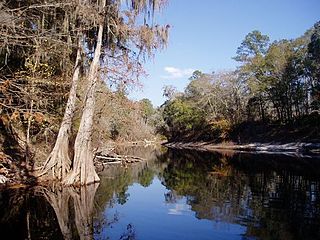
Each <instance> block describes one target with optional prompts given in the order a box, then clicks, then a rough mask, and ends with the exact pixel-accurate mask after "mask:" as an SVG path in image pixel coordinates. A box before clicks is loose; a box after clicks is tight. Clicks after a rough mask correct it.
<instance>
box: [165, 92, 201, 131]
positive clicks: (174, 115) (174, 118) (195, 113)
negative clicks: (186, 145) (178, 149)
mask: <svg viewBox="0 0 320 240" xmlns="http://www.w3.org/2000/svg"><path fill="white" fill-rule="evenodd" d="M163 116H164V120H165V121H166V123H167V124H168V126H169V128H170V131H171V132H174V133H176V134H180V133H184V132H185V131H189V130H195V129H196V128H198V127H199V126H200V124H201V123H202V120H203V115H202V113H201V111H199V109H196V108H194V107H192V105H191V104H190V103H189V102H188V101H186V100H185V99H182V98H177V99H174V100H173V101H170V102H169V103H168V104H166V105H165V107H164V111H163Z"/></svg>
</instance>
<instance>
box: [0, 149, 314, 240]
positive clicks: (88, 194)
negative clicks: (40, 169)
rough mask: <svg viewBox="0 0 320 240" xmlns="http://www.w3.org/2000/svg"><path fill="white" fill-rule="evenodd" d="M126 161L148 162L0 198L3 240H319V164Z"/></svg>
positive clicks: (228, 158)
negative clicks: (95, 180)
mask: <svg viewBox="0 0 320 240" xmlns="http://www.w3.org/2000/svg"><path fill="white" fill-rule="evenodd" d="M123 151H127V152H126V153H130V154H135V155H138V156H140V157H143V158H145V159H146V161H143V162H140V163H135V164H132V165H127V166H124V167H119V165H110V166H106V167H105V168H104V169H103V170H102V171H101V172H100V173H99V175H100V177H101V182H100V184H95V185H90V186H87V187H83V188H72V187H60V186H55V185H52V186H34V187H29V188H19V189H6V190H2V191H1V192H0V229H1V239H121V240H133V239H166V240H170V239H175V240H176V239H285V240H290V239H304V240H307V239H320V159H319V158H311V157H308V158H293V157H289V156H284V155H270V154H269V155H263V154H243V153H242V154H240V153H234V152H219V153H218V152H212V153H209V152H197V151H191V150H188V151H185V150H184V151H183V150H168V149H165V148H161V149H160V148H152V147H151V148H139V149H137V148H136V149H129V150H123ZM132 151H133V152H132Z"/></svg>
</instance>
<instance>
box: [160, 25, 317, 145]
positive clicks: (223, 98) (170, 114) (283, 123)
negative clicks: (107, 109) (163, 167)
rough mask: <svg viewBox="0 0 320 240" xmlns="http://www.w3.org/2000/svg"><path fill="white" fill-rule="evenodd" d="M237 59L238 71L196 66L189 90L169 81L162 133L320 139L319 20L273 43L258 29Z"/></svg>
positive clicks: (178, 137) (183, 137) (188, 137)
mask: <svg viewBox="0 0 320 240" xmlns="http://www.w3.org/2000/svg"><path fill="white" fill-rule="evenodd" d="M234 60H235V61H237V62H238V63H239V65H238V67H237V69H236V70H230V71H220V72H213V73H203V72H201V71H198V70H197V71H194V73H193V74H192V76H191V77H190V78H189V84H188V86H187V87H186V88H185V90H184V92H178V91H177V90H176V89H175V87H174V86H170V85H169V86H166V87H165V88H164V95H165V96H166V97H167V101H166V102H165V103H164V104H163V105H162V106H161V109H160V111H161V113H162V115H163V119H164V121H165V124H164V125H162V126H160V128H159V130H160V132H162V133H163V134H165V135H166V136H167V137H168V139H170V140H171V141H199V140H204V141H215V142H222V141H229V140H233V141H235V142H244V141H247V142H248V141H249V142H250V141H257V140H258V141H279V142H281V141H314V142H317V141H319V133H320V128H319V123H320V117H319V108H320V81H319V79H320V22H317V23H315V24H314V26H313V27H312V28H310V29H308V30H307V31H306V32H305V34H303V35H302V36H301V37H298V38H296V39H282V40H277V41H274V42H270V39H269V37H268V36H267V35H264V34H262V33H261V32H260V31H258V30H254V31H252V32H250V33H248V34H247V35H246V36H245V38H244V40H243V41H242V43H241V45H240V46H239V47H238V49H237V50H236V56H235V57H234ZM258 133H261V136H260V137H259V136H258ZM283 137H285V138H286V139H284V138H283Z"/></svg>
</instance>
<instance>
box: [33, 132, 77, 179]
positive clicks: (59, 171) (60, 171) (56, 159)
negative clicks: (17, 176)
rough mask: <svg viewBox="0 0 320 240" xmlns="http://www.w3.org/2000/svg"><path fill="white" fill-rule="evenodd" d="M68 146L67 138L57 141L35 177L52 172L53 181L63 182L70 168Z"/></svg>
mask: <svg viewBox="0 0 320 240" xmlns="http://www.w3.org/2000/svg"><path fill="white" fill-rule="evenodd" d="M68 145H69V142H68V138H67V137H63V138H61V139H60V140H57V142H56V144H55V146H54V148H53V150H52V152H51V153H50V155H49V156H48V158H47V160H46V162H45V164H44V165H43V167H42V168H41V170H40V173H38V174H36V176H37V177H40V176H43V175H45V174H47V173H48V172H49V171H52V178H53V179H58V180H63V179H64V178H65V177H66V175H67V173H68V172H69V170H70V166H71V160H70V157H69V153H68Z"/></svg>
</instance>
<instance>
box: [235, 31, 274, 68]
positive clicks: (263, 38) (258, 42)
mask: <svg viewBox="0 0 320 240" xmlns="http://www.w3.org/2000/svg"><path fill="white" fill-rule="evenodd" d="M268 46H269V37H268V36H267V35H262V34H261V32H260V31H258V30H254V31H252V32H250V33H248V34H247V35H246V37H245V39H244V40H243V41H242V43H241V45H240V47H238V49H237V56H236V57H234V59H235V60H236V61H239V62H247V61H249V60H250V59H252V58H253V57H256V56H258V55H264V54H266V52H267V49H268Z"/></svg>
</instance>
